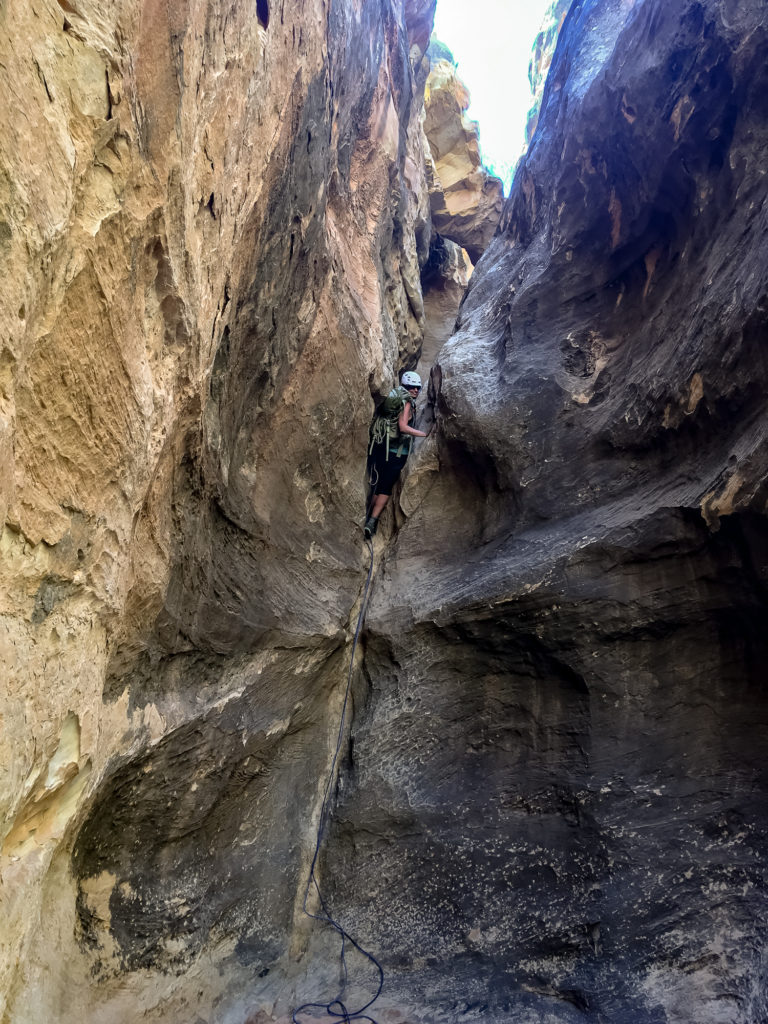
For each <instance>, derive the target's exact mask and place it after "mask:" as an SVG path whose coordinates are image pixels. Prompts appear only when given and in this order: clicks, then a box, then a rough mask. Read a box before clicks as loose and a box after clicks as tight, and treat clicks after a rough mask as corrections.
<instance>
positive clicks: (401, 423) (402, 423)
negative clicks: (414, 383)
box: [397, 402, 427, 437]
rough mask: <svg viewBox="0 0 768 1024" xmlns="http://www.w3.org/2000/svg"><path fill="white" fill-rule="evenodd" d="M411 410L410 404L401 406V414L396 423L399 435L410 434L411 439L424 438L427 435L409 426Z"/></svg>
mask: <svg viewBox="0 0 768 1024" xmlns="http://www.w3.org/2000/svg"><path fill="white" fill-rule="evenodd" d="M411 409H412V406H411V403H410V402H406V403H405V405H404V406H403V409H402V412H401V413H400V417H399V419H398V421H397V426H398V428H399V430H400V433H401V434H410V435H411V436H412V437H426V436H427V435H426V434H425V433H424V431H423V430H417V429H416V428H415V427H412V426H411V425H410V422H409V421H410V418H411Z"/></svg>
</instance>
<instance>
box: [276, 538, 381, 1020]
mask: <svg viewBox="0 0 768 1024" xmlns="http://www.w3.org/2000/svg"><path fill="white" fill-rule="evenodd" d="M366 543H367V545H368V549H369V551H370V553H371V562H370V565H369V566H368V577H367V579H366V581H365V590H364V592H363V601H362V604H361V605H360V614H359V615H358V617H357V627H356V628H355V636H354V639H353V641H352V656H351V658H350V660H349V672H348V673H347V688H346V690H345V692H344V701H343V703H342V706H341V720H340V722H339V733H338V737H337V740H336V750H335V752H334V755H333V760H332V761H331V768H330V771H329V772H328V779H327V781H326V784H325V792H324V793H323V802H322V804H321V807H320V821H319V822H318V826H317V840H316V842H315V852H314V856H313V857H312V865H311V867H310V869H309V878H308V879H307V887H306V889H305V890H304V901H303V903H302V910H303V911H304V913H305V914H306V915H307V917H311V918H312V919H313V920H315V921H324V922H325V923H326V924H329V925H331V927H332V928H334V929H335V930H336V931H337V932H338V933H339V936H340V938H341V953H340V959H341V966H342V971H343V974H342V982H341V988H340V990H339V994H338V995H337V996H336V998H335V999H332V1000H331V1001H330V1002H328V1003H303V1004H302V1005H301V1006H299V1007H298V1009H296V1010H294V1011H293V1014H292V1020H293V1022H294V1024H302V1022H301V1021H300V1020H299V1019H298V1016H297V1015H298V1014H303V1013H308V1014H311V1015H314V1011H317V1010H319V1011H321V1012H322V1013H324V1014H326V1016H328V1017H332V1018H334V1019H335V1020H339V1021H342V1022H343V1024H350V1022H352V1021H358V1020H360V1021H366V1020H367V1021H369V1022H370V1024H376V1021H375V1020H374V1019H373V1017H370V1016H369V1015H368V1014H367V1013H366V1012H365V1011H366V1010H368V1009H369V1008H370V1007H371V1006H373V1004H374V1003H375V1002H376V1000H377V999H378V998H379V996H380V995H381V990H382V988H383V987H384V968H383V967H382V966H381V964H380V963H379V961H378V960H377V959H376V957H375V956H374V955H373V953H370V952H369V951H368V950H367V949H364V948H363V947H362V946H361V945H360V943H359V942H357V941H356V940H355V939H353V938H352V936H351V935H350V934H349V932H348V931H346V929H345V928H344V927H343V926H342V925H340V924H339V922H338V921H337V920H336V919H335V918H334V917H333V915H332V914H331V912H330V910H329V909H328V906H327V904H326V902H325V899H324V898H323V894H322V892H321V891H320V884H319V882H318V880H317V875H316V873H315V869H316V867H317V861H318V858H319V856H320V847H321V845H322V842H323V835H324V833H325V827H326V824H327V820H326V819H327V817H328V813H329V810H330V803H331V787H332V785H333V779H334V776H335V773H336V762H337V761H338V758H339V753H340V751H341V745H342V742H343V740H344V723H345V720H346V716H347V704H348V703H349V695H350V692H351V689H352V672H353V670H354V665H355V651H356V649H357V641H358V639H359V637H360V630H361V629H362V627H363V619H364V617H365V610H366V605H367V603H368V592H369V590H370V587H371V577H372V576H373V544H372V543H371V541H370V540H367V541H366ZM313 887H314V890H315V892H316V893H317V898H318V901H319V903H320V908H321V911H322V913H319V914H313V913H312V911H311V910H309V909H308V908H307V901H308V899H309V892H310V889H311V888H313ZM347 943H349V944H350V945H351V946H354V948H355V949H356V950H358V952H360V953H362V955H363V956H364V957H366V958H367V959H368V960H369V961H370V963H372V964H373V966H374V967H375V968H376V970H377V972H378V976H379V981H378V986H377V988H376V994H375V995H374V996H373V998H372V999H369V1000H368V1002H367V1003H365V1005H364V1006H361V1007H360V1008H359V1009H357V1010H351V1009H349V1008H348V1007H347V1005H346V1004H345V1003H344V1001H343V997H344V992H345V989H346V987H347V980H348V972H347V960H346V948H347Z"/></svg>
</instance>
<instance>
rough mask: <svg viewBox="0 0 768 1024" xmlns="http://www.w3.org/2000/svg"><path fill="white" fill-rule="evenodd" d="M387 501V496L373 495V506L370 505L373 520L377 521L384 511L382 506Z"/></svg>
mask: <svg viewBox="0 0 768 1024" xmlns="http://www.w3.org/2000/svg"><path fill="white" fill-rule="evenodd" d="M388 501H389V495H388V494H375V495H374V497H373V504H372V505H371V516H372V518H373V519H378V518H379V516H380V515H381V513H382V512H383V511H384V506H385V505H386V504H387V502H388Z"/></svg>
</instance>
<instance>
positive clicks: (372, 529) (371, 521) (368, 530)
mask: <svg viewBox="0 0 768 1024" xmlns="http://www.w3.org/2000/svg"><path fill="white" fill-rule="evenodd" d="M378 525H379V520H378V519H375V518H374V517H373V516H368V518H367V519H366V520H365V526H364V527H363V533H364V534H365V539H366V540H370V539H371V537H372V536H373V535H374V533H376V527H377V526H378Z"/></svg>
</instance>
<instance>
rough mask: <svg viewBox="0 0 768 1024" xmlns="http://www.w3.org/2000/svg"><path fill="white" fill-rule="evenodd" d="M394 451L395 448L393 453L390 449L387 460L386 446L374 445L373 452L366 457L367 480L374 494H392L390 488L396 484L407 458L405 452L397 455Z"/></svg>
mask: <svg viewBox="0 0 768 1024" xmlns="http://www.w3.org/2000/svg"><path fill="white" fill-rule="evenodd" d="M396 451H397V447H395V449H394V451H393V450H392V448H390V450H389V458H388V459H387V446H386V444H377V445H374V447H373V451H372V452H371V454H370V455H369V456H368V479H369V481H370V483H371V487H372V488H373V493H374V494H391V493H392V488H393V487H394V486H395V484H396V483H397V480H398V477H399V476H400V474H401V473H402V471H403V466H404V465H405V463H406V460H407V458H408V453H407V452H405V453H404V454H403V455H397V454H395V453H396Z"/></svg>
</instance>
